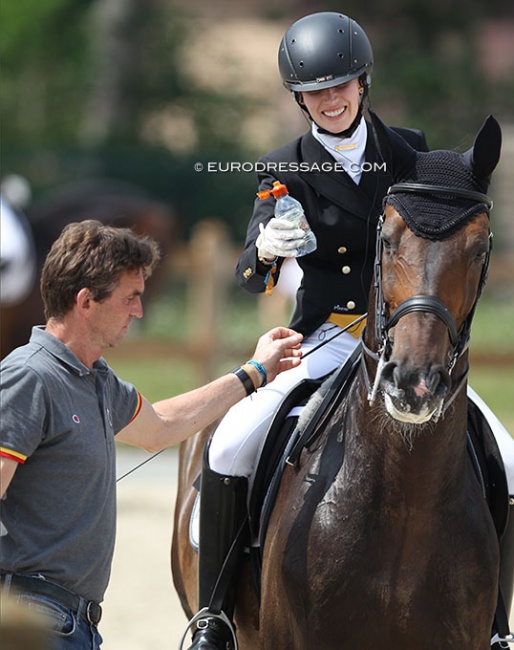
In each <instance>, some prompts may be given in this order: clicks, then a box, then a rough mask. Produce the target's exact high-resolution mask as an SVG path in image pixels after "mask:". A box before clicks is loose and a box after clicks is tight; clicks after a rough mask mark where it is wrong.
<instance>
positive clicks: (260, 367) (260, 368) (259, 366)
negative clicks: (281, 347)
mask: <svg viewBox="0 0 514 650" xmlns="http://www.w3.org/2000/svg"><path fill="white" fill-rule="evenodd" d="M246 363H251V364H252V366H254V367H255V368H257V370H258V371H259V372H260V373H261V375H262V382H261V384H260V386H259V388H262V387H263V386H266V384H267V383H268V373H267V372H266V368H265V367H264V366H263V365H262V363H259V361H255V359H250V360H249V361H247V362H246Z"/></svg>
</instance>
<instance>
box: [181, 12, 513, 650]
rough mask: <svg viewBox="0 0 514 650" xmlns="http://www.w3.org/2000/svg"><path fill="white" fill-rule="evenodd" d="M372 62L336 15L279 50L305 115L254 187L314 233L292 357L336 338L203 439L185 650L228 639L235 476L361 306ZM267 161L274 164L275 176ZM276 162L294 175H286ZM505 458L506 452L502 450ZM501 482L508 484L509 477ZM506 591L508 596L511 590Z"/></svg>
mask: <svg viewBox="0 0 514 650" xmlns="http://www.w3.org/2000/svg"><path fill="white" fill-rule="evenodd" d="M372 63H373V57H372V51H371V46H370V44H369V41H368V39H367V36H366V34H365V33H364V31H363V30H362V29H361V28H360V26H359V25H357V23H355V21H352V20H351V19H349V18H347V17H346V16H342V15H341V14H335V13H321V14H313V15H311V16H307V17H306V18H303V19H301V20H299V21H297V23H295V24H294V25H293V26H292V27H290V28H289V30H288V31H287V32H286V35H285V36H284V39H283V40H282V43H281V46H280V50H279V66H280V70H281V74H282V78H283V81H284V84H285V86H286V87H287V88H289V89H290V90H291V91H292V92H294V94H295V98H296V101H297V102H298V103H299V105H300V106H301V107H302V109H303V110H304V111H305V112H306V113H307V115H308V116H309V117H310V119H311V120H312V123H311V129H310V130H309V132H308V133H307V134H306V135H304V136H303V137H302V138H299V139H298V140H296V141H294V142H293V143H291V144H289V145H286V146H285V147H283V148H281V149H279V150H278V151H276V152H273V153H271V154H268V155H267V156H265V157H264V158H263V159H262V161H261V162H263V163H264V168H265V169H266V170H267V171H266V172H262V173H261V174H260V187H259V189H260V190H265V189H269V188H270V187H271V186H272V183H273V182H274V181H275V180H279V181H281V182H282V183H284V184H285V185H286V186H287V187H288V189H289V192H290V193H291V194H292V195H293V196H295V198H297V199H298V200H299V201H300V202H301V203H302V205H303V207H304V209H305V212H306V216H307V219H308V221H309V222H310V225H311V227H312V228H313V230H314V232H315V234H316V236H317V239H318V249H317V250H316V251H315V252H314V253H312V254H310V255H306V256H305V257H302V258H299V260H298V261H299V264H300V265H301V266H302V268H303V271H304V276H303V283H302V285H301V287H300V289H299V291H298V295H297V307H296V311H295V314H294V315H293V319H292V322H291V326H292V327H294V328H296V329H298V330H299V331H301V332H302V333H303V334H304V336H305V340H304V345H303V349H304V354H305V352H307V351H308V350H309V349H312V348H313V347H315V346H317V344H318V343H319V342H320V341H322V340H323V339H328V338H330V339H332V336H333V335H334V334H335V333H338V334H340V335H339V336H337V337H334V338H333V340H331V341H330V342H329V343H328V345H326V346H324V347H323V348H322V349H321V350H319V351H316V353H314V354H312V355H310V356H309V358H308V359H305V361H304V362H303V363H302V364H301V366H300V367H299V368H298V369H296V370H294V371H290V372H288V373H286V374H285V375H283V376H282V377H281V378H279V380H278V381H275V382H274V383H273V384H272V385H271V386H269V387H265V388H261V389H260V390H259V391H258V393H257V394H255V395H252V396H251V397H249V398H247V399H246V400H244V401H243V402H242V403H241V404H240V405H239V406H238V407H236V408H234V409H232V410H231V411H230V412H229V413H228V414H227V416H226V417H225V418H224V420H223V421H222V422H221V424H220V426H219V427H218V429H217V431H216V433H215V435H214V437H213V439H212V442H211V444H210V448H209V449H208V452H207V453H206V457H205V466H204V468H203V471H202V487H201V511H200V512H201V514H200V549H199V560H198V561H199V585H198V586H199V596H198V599H199V603H198V606H199V608H206V609H205V610H204V615H203V617H202V618H201V620H200V624H199V625H198V629H197V630H196V632H195V634H194V637H193V644H192V646H191V650H199V649H200V648H202V649H203V648H205V649H207V648H222V647H225V645H226V644H227V643H229V644H230V643H232V640H233V632H232V629H231V625H230V622H229V620H228V619H229V618H230V617H231V616H232V613H233V609H234V594H235V591H234V589H233V588H232V589H227V594H226V597H225V599H224V602H223V607H222V610H223V612H225V614H226V615H227V616H226V618H225V619H224V620H220V618H219V617H218V616H216V615H215V614H217V613H218V612H217V611H210V610H209V604H210V603H211V597H212V595H213V592H215V587H216V583H217V581H218V577H219V575H220V571H221V568H222V565H223V563H224V561H225V558H226V556H227V553H228V551H229V549H230V547H231V546H232V544H233V543H234V540H235V539H237V531H238V530H239V528H240V526H241V523H242V521H243V520H244V517H245V514H246V509H245V497H246V490H247V477H248V476H249V475H251V473H252V471H253V469H254V463H255V458H256V455H257V451H258V449H259V447H260V446H261V444H262V439H263V437H264V435H265V433H266V430H267V427H268V424H269V422H270V420H271V418H272V416H273V414H274V412H275V411H276V409H277V406H278V404H279V403H280V400H281V398H282V396H283V395H284V394H285V393H287V392H288V391H289V389H290V388H291V387H292V386H294V385H295V384H297V383H298V382H300V381H301V380H302V379H304V378H306V377H311V378H312V377H322V376H324V375H326V374H327V373H329V372H330V371H332V370H334V369H335V368H336V367H338V366H339V365H341V364H342V363H344V361H345V359H346V358H347V357H348V355H349V354H350V353H351V352H352V351H353V349H354V348H355V346H356V345H357V343H358V340H357V338H356V337H352V336H351V335H350V334H348V333H345V332H343V330H342V328H343V327H344V326H345V325H347V324H349V323H350V322H351V321H352V320H353V319H355V318H356V317H357V316H358V315H360V314H363V313H364V312H365V311H366V303H367V292H368V288H369V286H370V284H371V278H372V273H373V260H374V252H375V228H376V224H377V220H378V215H379V213H380V205H381V202H382V197H383V196H384V194H385V193H386V190H387V187H388V186H389V185H390V184H391V180H392V177H391V175H390V173H388V172H389V171H390V170H389V168H388V169H387V172H386V171H385V170H384V168H383V166H382V163H383V161H382V159H381V158H380V156H379V154H378V147H377V144H376V141H375V138H374V137H373V133H372V131H371V128H370V124H369V123H368V122H366V120H365V119H364V118H363V116H362V110H363V101H364V99H365V97H366V95H367V92H368V87H369V83H370V72H371V68H372ZM396 131H397V132H399V133H400V134H401V135H402V136H403V137H404V138H405V139H406V140H408V141H409V142H410V143H411V145H412V146H413V147H415V149H418V150H421V151H425V150H426V143H425V140H424V137H423V135H422V134H421V133H419V132H415V131H410V130H406V129H402V130H400V129H397V130H396ZM278 162H280V163H282V169H283V168H286V171H285V172H281V173H277V172H276V170H277V168H278V166H277V164H276V163H278ZM335 162H340V165H344V164H346V167H345V169H346V170H347V171H345V172H341V171H340V169H341V166H340V167H339V168H338V170H339V171H335V167H334V163H335ZM272 163H273V164H274V165H272ZM284 163H288V164H289V165H290V168H291V169H295V170H296V171H291V172H288V171H287V169H289V167H288V165H287V164H284ZM293 163H294V165H295V167H293ZM300 163H306V164H307V165H310V166H312V167H314V164H315V163H316V164H317V165H318V169H319V167H320V165H321V163H325V167H324V169H327V167H326V164H331V165H332V167H331V168H330V169H331V170H332V171H328V172H325V173H323V174H320V173H317V172H316V171H308V170H307V171H305V170H302V171H301V172H300V173H298V171H297V170H298V169H299V167H298V165H299V164H300ZM374 164H376V165H375V167H374V166H373V165H374ZM271 169H274V170H275V171H274V172H271V171H270V170H271ZM364 169H366V170H370V169H371V171H363V170H364ZM273 208H274V205H273V200H269V201H262V202H258V203H257V204H256V206H255V210H254V215H253V217H252V220H251V222H250V225H249V228H248V236H247V241H246V245H245V250H244V252H243V254H242V256H241V259H240V261H239V264H238V269H237V277H238V279H239V281H240V284H241V285H242V286H244V287H245V288H246V289H248V290H249V291H252V292H259V291H264V290H265V288H266V285H268V286H269V285H270V284H273V283H275V282H277V281H278V279H279V274H280V266H281V264H282V262H283V260H284V258H285V257H288V256H294V255H295V254H296V252H297V249H298V247H299V245H300V243H301V239H300V236H301V234H300V233H298V232H297V231H296V229H295V228H294V227H293V228H291V230H290V231H287V230H284V229H283V227H282V228H281V229H280V230H278V229H277V228H276V223H275V222H276V220H274V219H273ZM261 226H262V227H261ZM270 278H271V282H270ZM401 326H402V327H403V323H402V324H401ZM355 333H356V334H357V335H358V334H359V332H355ZM495 424H496V423H495ZM496 428H497V430H498V431H499V432H500V433H499V434H498V435H499V436H500V437H501V438H502V440H503V439H505V440H507V437H508V434H506V432H504V430H502V428H501V426H500V427H498V426H497V427H496ZM510 442H512V441H510ZM508 444H509V443H508V442H506V443H505V446H506V447H507V448H508ZM511 456H512V457H513V458H514V453H513V452H511ZM510 489H511V491H514V485H510ZM179 499H180V495H179ZM225 579H226V572H225ZM180 588H181V587H180V585H179V589H180ZM216 589H217V588H216ZM507 591H510V592H511V587H510V588H509V589H508V590H507ZM507 599H508V594H507ZM277 647H278V646H277Z"/></svg>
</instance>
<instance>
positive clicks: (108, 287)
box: [41, 220, 160, 320]
mask: <svg viewBox="0 0 514 650" xmlns="http://www.w3.org/2000/svg"><path fill="white" fill-rule="evenodd" d="M159 258H160V251H159V247H158V245H157V243H156V242H155V241H154V240H153V239H150V238H149V237H145V236H140V235H137V234H136V233H134V232H133V231H132V230H130V229H128V228H113V227H111V226H105V225H104V224H102V223H100V222H99V221H95V220H87V221H81V222H78V223H70V224H68V225H67V226H66V228H64V230H63V231H62V233H61V235H60V237H59V238H58V239H57V240H56V241H55V242H54V244H53V246H52V248H51V249H50V252H49V253H48V256H47V258H46V261H45V264H44V266H43V272H42V275H41V295H42V297H43V303H44V306H45V317H46V319H47V320H48V319H49V318H58V319H59V318H62V317H63V316H64V315H65V314H66V313H68V312H69V311H70V310H71V309H72V307H73V304H74V301H75V297H76V295H77V293H78V292H79V291H80V290H81V289H84V288H87V289H89V291H90V293H91V297H92V299H93V300H95V301H97V302H101V301H102V300H105V299H106V298H108V297H109V296H110V295H111V293H112V292H113V291H114V289H115V288H116V286H117V285H118V282H119V279H120V276H121V274H122V273H124V272H126V271H137V270H141V271H142V272H143V277H144V279H145V280H146V279H147V278H148V277H149V276H150V275H151V274H152V272H153V271H154V269H155V267H156V265H157V263H158V261H159Z"/></svg>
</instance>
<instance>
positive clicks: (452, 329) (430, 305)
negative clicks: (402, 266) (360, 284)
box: [375, 183, 493, 372]
mask: <svg viewBox="0 0 514 650" xmlns="http://www.w3.org/2000/svg"><path fill="white" fill-rule="evenodd" d="M396 192H402V193H415V194H429V195H433V196H450V197H455V198H460V199H467V200H472V201H476V202H477V203H482V204H483V205H484V207H485V209H486V210H487V211H489V210H490V209H491V208H492V206H493V202H492V200H491V199H490V198H489V196H487V194H482V193H481V192H474V191H471V190H463V189H458V188H452V187H446V186H444V185H425V184H422V183H396V184H395V185H392V186H391V187H390V188H389V190H388V192H387V195H388V196H389V195H391V194H394V193H396ZM384 218H385V214H382V216H381V217H380V219H379V222H378V226H377V244H376V258H375V300H376V309H375V314H376V324H375V327H376V336H377V339H378V340H379V341H381V347H380V351H379V354H380V355H381V358H382V359H383V360H384V359H385V358H386V357H388V356H389V352H390V349H391V344H390V341H389V330H390V329H391V328H393V327H394V326H395V325H396V324H397V323H398V321H399V320H400V319H401V318H402V317H403V316H405V315H406V314H410V313H412V312H425V313H431V314H434V315H435V316H437V317H438V318H440V319H441V320H442V321H443V323H444V324H445V325H446V328H447V330H448V335H449V338H450V342H451V344H452V346H453V354H452V359H451V361H450V363H449V365H448V371H449V372H451V370H452V369H453V367H454V365H455V363H456V361H457V359H458V358H459V356H460V355H461V354H462V353H463V352H464V350H465V349H466V347H467V345H468V342H469V335H470V329H471V321H472V319H473V315H474V312H475V308H476V304H477V301H478V299H479V297H480V294H481V293H482V289H483V286H484V284H485V281H486V278H487V269H488V266H489V257H490V254H491V249H492V234H491V233H490V234H489V241H490V244H489V250H488V252H487V256H486V259H485V260H484V265H483V267H482V273H481V276H480V282H479V286H478V291H477V295H476V298H475V302H474V303H473V307H472V308H471V311H470V313H469V315H468V317H467V319H466V321H465V322H464V325H463V327H462V328H461V331H460V333H459V331H458V329H457V325H456V323H455V319H454V318H453V316H452V314H451V312H450V310H449V309H448V308H447V307H446V305H445V304H444V303H443V302H442V300H441V299H440V298H438V297H437V296H430V295H417V296H412V297H411V298H408V299H407V300H405V301H404V302H402V303H401V304H400V305H398V307H397V308H396V309H395V311H394V312H393V313H392V314H391V315H390V316H389V317H388V316H387V313H386V304H385V301H384V295H383V292H382V238H381V232H382V226H383V223H384Z"/></svg>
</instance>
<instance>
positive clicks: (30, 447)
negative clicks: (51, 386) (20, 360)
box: [0, 365, 50, 463]
mask: <svg viewBox="0 0 514 650" xmlns="http://www.w3.org/2000/svg"><path fill="white" fill-rule="evenodd" d="M49 403H50V402H49V399H48V394H47V391H46V389H45V387H44V385H43V382H42V381H41V378H40V377H39V376H38V374H37V373H36V372H34V370H32V369H31V368H28V367H26V366H23V365H22V366H7V367H5V368H2V418H1V421H0V455H1V456H6V457H8V458H13V459H14V460H17V461H18V462H20V463H24V462H25V460H26V459H27V458H28V456H30V455H31V454H32V453H33V451H34V450H35V449H36V448H37V447H38V445H39V444H40V443H41V441H42V440H43V439H44V437H45V431H46V426H47V413H48V408H49Z"/></svg>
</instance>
